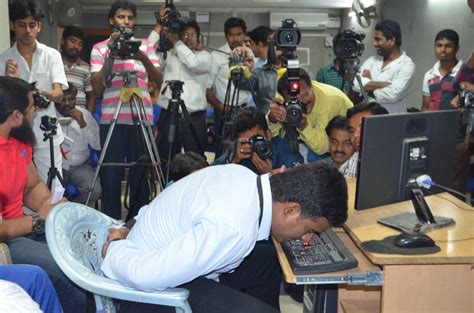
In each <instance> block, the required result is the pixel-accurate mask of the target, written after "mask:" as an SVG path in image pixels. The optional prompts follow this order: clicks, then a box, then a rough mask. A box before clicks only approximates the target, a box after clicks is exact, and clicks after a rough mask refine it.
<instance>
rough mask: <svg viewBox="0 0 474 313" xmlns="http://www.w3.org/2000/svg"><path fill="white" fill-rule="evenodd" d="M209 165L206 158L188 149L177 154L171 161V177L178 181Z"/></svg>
mask: <svg viewBox="0 0 474 313" xmlns="http://www.w3.org/2000/svg"><path fill="white" fill-rule="evenodd" d="M208 165H209V164H208V163H207V161H206V159H205V158H204V157H203V156H202V155H200V154H198V153H196V152H193V151H187V152H185V153H179V154H176V155H175V157H174V158H173V160H172V161H171V163H170V179H171V180H173V181H175V182H176V181H178V180H180V179H181V178H183V177H185V176H188V175H189V174H191V173H193V172H195V171H197V170H200V169H202V168H205V167H207V166H208Z"/></svg>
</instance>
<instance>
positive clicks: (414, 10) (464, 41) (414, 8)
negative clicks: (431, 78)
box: [366, 0, 474, 108]
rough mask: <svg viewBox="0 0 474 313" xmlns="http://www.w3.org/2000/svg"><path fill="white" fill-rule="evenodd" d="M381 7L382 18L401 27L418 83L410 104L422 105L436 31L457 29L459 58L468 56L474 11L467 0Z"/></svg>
mask: <svg viewBox="0 0 474 313" xmlns="http://www.w3.org/2000/svg"><path fill="white" fill-rule="evenodd" d="M380 8H381V10H380V11H381V16H380V18H381V19H391V20H395V21H397V22H398V23H399V24H400V26H401V29H402V46H401V48H402V50H404V51H406V52H407V55H408V56H410V57H411V58H412V59H413V62H415V64H416V73H415V85H414V87H413V90H412V92H411V94H410V96H409V100H408V104H409V106H412V107H417V108H420V107H421V103H422V100H421V99H422V95H421V88H422V82H423V76H424V73H425V72H426V71H427V70H428V69H430V68H431V67H432V66H433V64H434V63H435V62H436V57H435V55H434V37H435V36H436V33H438V32H439V31H440V30H442V29H445V28H451V29H454V30H455V31H456V32H458V34H459V42H460V46H461V48H460V50H459V52H458V57H459V58H460V59H465V58H466V57H467V55H468V54H469V52H470V51H472V50H473V49H474V14H473V13H471V10H470V9H469V7H468V6H467V1H466V0H444V1H443V0H435V1H433V0H382V1H381V3H380ZM366 42H367V41H366Z"/></svg>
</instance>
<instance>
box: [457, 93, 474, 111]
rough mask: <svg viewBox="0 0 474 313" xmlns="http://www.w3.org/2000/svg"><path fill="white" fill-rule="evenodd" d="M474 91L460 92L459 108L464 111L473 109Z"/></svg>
mask: <svg viewBox="0 0 474 313" xmlns="http://www.w3.org/2000/svg"><path fill="white" fill-rule="evenodd" d="M473 102H474V91H472V90H461V91H460V92H459V107H460V108H464V109H471V108H472V107H473V106H474V104H473Z"/></svg>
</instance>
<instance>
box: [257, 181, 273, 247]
mask: <svg viewBox="0 0 474 313" xmlns="http://www.w3.org/2000/svg"><path fill="white" fill-rule="evenodd" d="M262 191H263V212H262V223H261V224H260V227H259V229H258V233H257V241H258V240H264V239H268V237H269V236H270V230H271V226H272V192H271V189H270V174H265V175H262Z"/></svg>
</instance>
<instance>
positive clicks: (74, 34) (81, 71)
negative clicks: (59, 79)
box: [61, 25, 95, 113]
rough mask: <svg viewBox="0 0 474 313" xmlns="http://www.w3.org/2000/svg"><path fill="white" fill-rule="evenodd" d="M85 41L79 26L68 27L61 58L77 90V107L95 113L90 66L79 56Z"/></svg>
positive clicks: (69, 79) (65, 70)
mask: <svg viewBox="0 0 474 313" xmlns="http://www.w3.org/2000/svg"><path fill="white" fill-rule="evenodd" d="M84 40H85V36H84V32H83V31H82V29H81V28H80V27H79V26H75V25H70V26H67V27H66V28H65V29H64V32H63V36H62V39H61V57H62V59H63V64H64V72H65V73H66V77H67V80H68V82H71V83H73V84H74V86H75V87H76V88H77V96H76V105H77V106H80V107H83V108H86V109H87V110H88V111H89V112H91V113H94V110H95V96H94V93H93V92H92V85H91V71H90V65H89V64H87V63H86V62H84V61H83V60H82V59H81V57H80V56H79V54H80V53H81V51H82V47H83V45H84Z"/></svg>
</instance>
